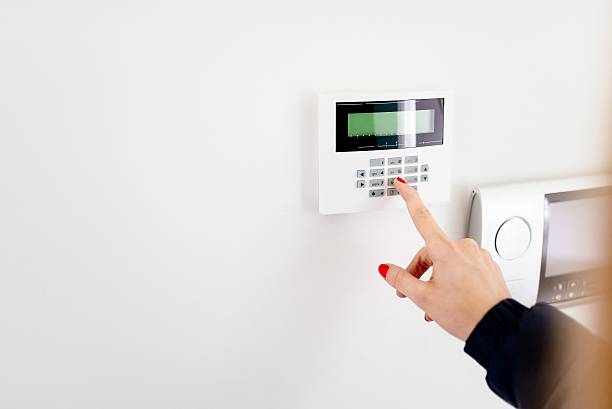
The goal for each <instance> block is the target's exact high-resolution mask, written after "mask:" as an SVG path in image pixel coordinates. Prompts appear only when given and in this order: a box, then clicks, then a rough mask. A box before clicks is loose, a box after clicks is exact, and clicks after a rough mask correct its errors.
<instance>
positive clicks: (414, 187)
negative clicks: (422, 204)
mask: <svg viewBox="0 0 612 409" xmlns="http://www.w3.org/2000/svg"><path fill="white" fill-rule="evenodd" d="M410 187H411V188H413V189H414V190H419V187H418V186H417V185H410Z"/></svg>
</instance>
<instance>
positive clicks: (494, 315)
mask: <svg viewBox="0 0 612 409" xmlns="http://www.w3.org/2000/svg"><path fill="white" fill-rule="evenodd" d="M527 310H528V308H527V307H525V306H524V305H522V304H520V303H519V302H517V301H515V300H513V299H510V298H509V299H506V300H503V301H500V302H499V303H498V304H496V305H495V306H494V307H493V308H491V309H490V310H489V312H487V313H486V314H485V316H484V317H482V319H481V320H480V322H479V323H478V324H477V325H476V328H474V330H473V331H472V333H471V334H470V336H469V337H468V339H467V341H466V342H465V347H464V348H463V350H464V351H465V352H466V353H467V354H468V355H469V356H471V357H472V358H474V359H475V360H476V361H477V362H478V363H479V364H480V365H482V366H483V367H484V368H485V369H487V370H488V369H489V361H490V358H491V356H492V354H495V353H496V352H497V351H499V349H500V348H501V346H502V344H503V343H504V341H505V340H506V339H507V338H508V336H509V335H510V334H512V333H513V332H515V331H516V330H517V328H518V323H519V321H520V319H521V316H522V315H523V313H524V312H525V311H527Z"/></svg>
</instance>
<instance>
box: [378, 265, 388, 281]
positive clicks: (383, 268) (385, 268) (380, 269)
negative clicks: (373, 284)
mask: <svg viewBox="0 0 612 409" xmlns="http://www.w3.org/2000/svg"><path fill="white" fill-rule="evenodd" d="M387 271H389V266H388V265H386V264H381V265H379V266H378V272H379V273H380V275H381V276H382V278H384V279H386V278H387Z"/></svg>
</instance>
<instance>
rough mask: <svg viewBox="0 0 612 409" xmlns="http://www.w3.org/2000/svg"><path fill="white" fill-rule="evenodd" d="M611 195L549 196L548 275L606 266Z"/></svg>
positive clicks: (594, 269) (595, 269) (546, 263)
mask: <svg viewBox="0 0 612 409" xmlns="http://www.w3.org/2000/svg"><path fill="white" fill-rule="evenodd" d="M608 194H609V192H608ZM608 194H605V193H604V194H602V193H601V192H600V193H599V194H596V193H587V194H583V195H582V196H583V197H579V198H571V196H569V197H563V195H564V194H553V195H547V199H548V200H547V208H546V212H547V229H546V233H545V234H546V243H547V245H546V253H545V254H546V261H545V270H544V275H545V277H554V276H560V275H566V274H572V273H583V272H593V271H597V270H599V269H601V268H602V267H604V266H605V265H606V258H607V255H608V252H609V249H610V248H611V247H610V245H611V243H610V231H611V230H610V228H611V227H612V226H611V223H610V217H609V208H610V198H611V196H609V195H608ZM559 195H561V196H559ZM565 195H569V194H565ZM559 199H561V200H559Z"/></svg>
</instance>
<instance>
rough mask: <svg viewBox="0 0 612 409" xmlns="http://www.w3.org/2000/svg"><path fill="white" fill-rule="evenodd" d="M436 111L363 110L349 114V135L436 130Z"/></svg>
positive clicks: (380, 134)
mask: <svg viewBox="0 0 612 409" xmlns="http://www.w3.org/2000/svg"><path fill="white" fill-rule="evenodd" d="M434 117H435V111H434V110H433V109H426V110H420V111H399V112H363V113H355V114H348V136H349V137H364V136H377V137H378V136H400V135H416V134H421V133H431V132H433V131H434V126H435V125H434Z"/></svg>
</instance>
